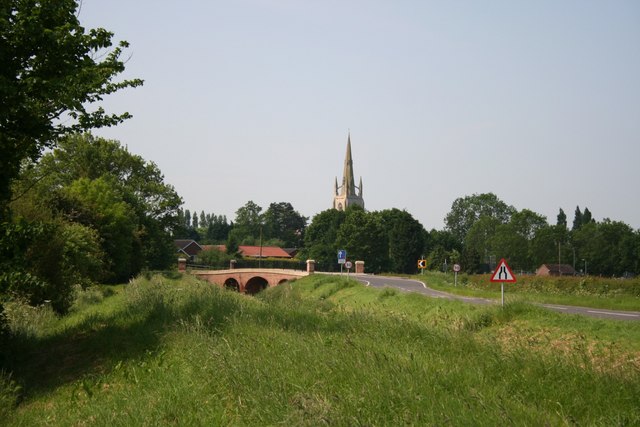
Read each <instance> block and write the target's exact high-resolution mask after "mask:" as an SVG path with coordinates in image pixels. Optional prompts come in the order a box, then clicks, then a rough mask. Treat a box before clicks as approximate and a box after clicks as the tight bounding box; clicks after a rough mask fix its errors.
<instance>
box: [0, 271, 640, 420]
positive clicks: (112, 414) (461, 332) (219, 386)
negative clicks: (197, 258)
mask: <svg viewBox="0 0 640 427" xmlns="http://www.w3.org/2000/svg"><path fill="white" fill-rule="evenodd" d="M97 299H98V300H99V298H97ZM562 316H563V315H559V314H555V313H550V312H547V311H544V310H542V309H539V308H536V307H532V306H530V305H527V304H512V305H508V306H507V307H505V308H504V309H502V308H499V307H475V306H471V305H466V304H462V303H457V302H452V301H442V300H432V299H428V298H425V297H422V296H420V295H414V294H404V293H399V292H395V291H393V290H376V289H369V288H365V287H363V286H361V285H360V284H358V283H357V282H354V281H349V280H346V279H341V278H336V277H330V276H321V275H317V276H314V277H310V278H306V279H303V280H298V281H296V282H293V283H289V284H284V285H281V286H278V287H276V288H272V289H269V290H268V291H266V292H263V293H261V294H259V296H258V297H255V298H252V297H247V296H244V295H239V294H236V293H233V292H230V291H225V290H221V289H218V288H216V287H212V286H211V285H209V284H206V283H203V282H199V281H197V280H195V279H193V278H192V277H185V278H183V279H170V278H166V277H162V276H153V277H151V278H149V279H145V278H139V279H137V280H135V281H133V282H132V283H131V284H129V285H126V286H124V287H123V288H122V289H120V290H119V292H117V293H116V294H115V295H111V296H107V297H105V298H103V299H102V300H100V301H96V302H95V303H94V304H85V305H84V306H82V307H80V308H78V309H77V310H76V311H74V312H73V313H72V314H71V315H69V316H68V317H65V318H63V319H49V320H43V321H42V323H43V325H41V327H39V328H38V329H37V330H36V331H31V332H29V333H20V332H19V331H18V334H17V336H16V337H15V338H14V339H13V341H11V342H10V343H9V344H10V345H11V351H10V352H9V354H8V355H7V359H6V360H5V366H4V371H3V374H2V375H0V405H2V406H0V411H1V412H0V415H3V418H2V419H3V420H5V421H6V424H8V425H30V426H31V425H110V426H111V425H116V426H118V425H122V426H124V425H127V426H129V425H168V424H177V425H260V426H263V425H313V426H315V425H407V424H408V425H492V426H493V425H567V424H587V425H607V426H609V425H634V424H638V423H640V411H639V409H640V408H639V402H638V399H637V396H639V395H640V356H639V355H640V352H639V350H640V326H638V325H637V324H635V323H629V322H607V321H602V320H595V319H583V318H577V317H575V316H564V317H562ZM540 325H543V326H540ZM621 325H623V326H621Z"/></svg>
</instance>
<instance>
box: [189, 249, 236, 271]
mask: <svg viewBox="0 0 640 427" xmlns="http://www.w3.org/2000/svg"><path fill="white" fill-rule="evenodd" d="M236 253H237V249H236V250H235V251H234V252H231V255H229V254H228V253H227V252H226V251H220V250H217V249H212V250H208V251H202V252H200V253H199V254H198V262H197V263H198V264H202V265H208V266H212V267H217V268H229V262H230V261H231V260H232V259H236V256H235V255H236Z"/></svg>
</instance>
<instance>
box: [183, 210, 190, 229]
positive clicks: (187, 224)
mask: <svg viewBox="0 0 640 427" xmlns="http://www.w3.org/2000/svg"><path fill="white" fill-rule="evenodd" d="M184 225H185V227H187V229H189V228H191V211H189V209H187V210H185V211H184Z"/></svg>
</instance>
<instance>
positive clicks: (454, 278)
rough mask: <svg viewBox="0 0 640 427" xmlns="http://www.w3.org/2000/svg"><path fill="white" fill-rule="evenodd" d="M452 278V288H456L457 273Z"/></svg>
mask: <svg viewBox="0 0 640 427" xmlns="http://www.w3.org/2000/svg"><path fill="white" fill-rule="evenodd" d="M455 273H456V274H455V275H454V276H453V286H458V272H457V271H456V272H455Z"/></svg>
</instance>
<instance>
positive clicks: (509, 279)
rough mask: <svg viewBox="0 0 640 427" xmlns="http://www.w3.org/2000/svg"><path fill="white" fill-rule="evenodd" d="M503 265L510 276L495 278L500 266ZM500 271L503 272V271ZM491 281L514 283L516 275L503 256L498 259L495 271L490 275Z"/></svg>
mask: <svg viewBox="0 0 640 427" xmlns="http://www.w3.org/2000/svg"><path fill="white" fill-rule="evenodd" d="M503 265H504V267H506V269H507V272H508V275H509V277H510V278H507V279H500V278H497V277H498V276H499V273H500V272H501V267H502V266H503ZM502 272H503V273H504V271H502ZM491 282H494V283H495V282H498V283H515V282H516V276H515V274H513V271H511V268H510V267H509V265H508V264H507V261H505V259H504V258H502V259H501V260H500V262H499V263H498V266H497V267H496V269H495V271H494V272H493V274H492V275H491Z"/></svg>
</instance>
